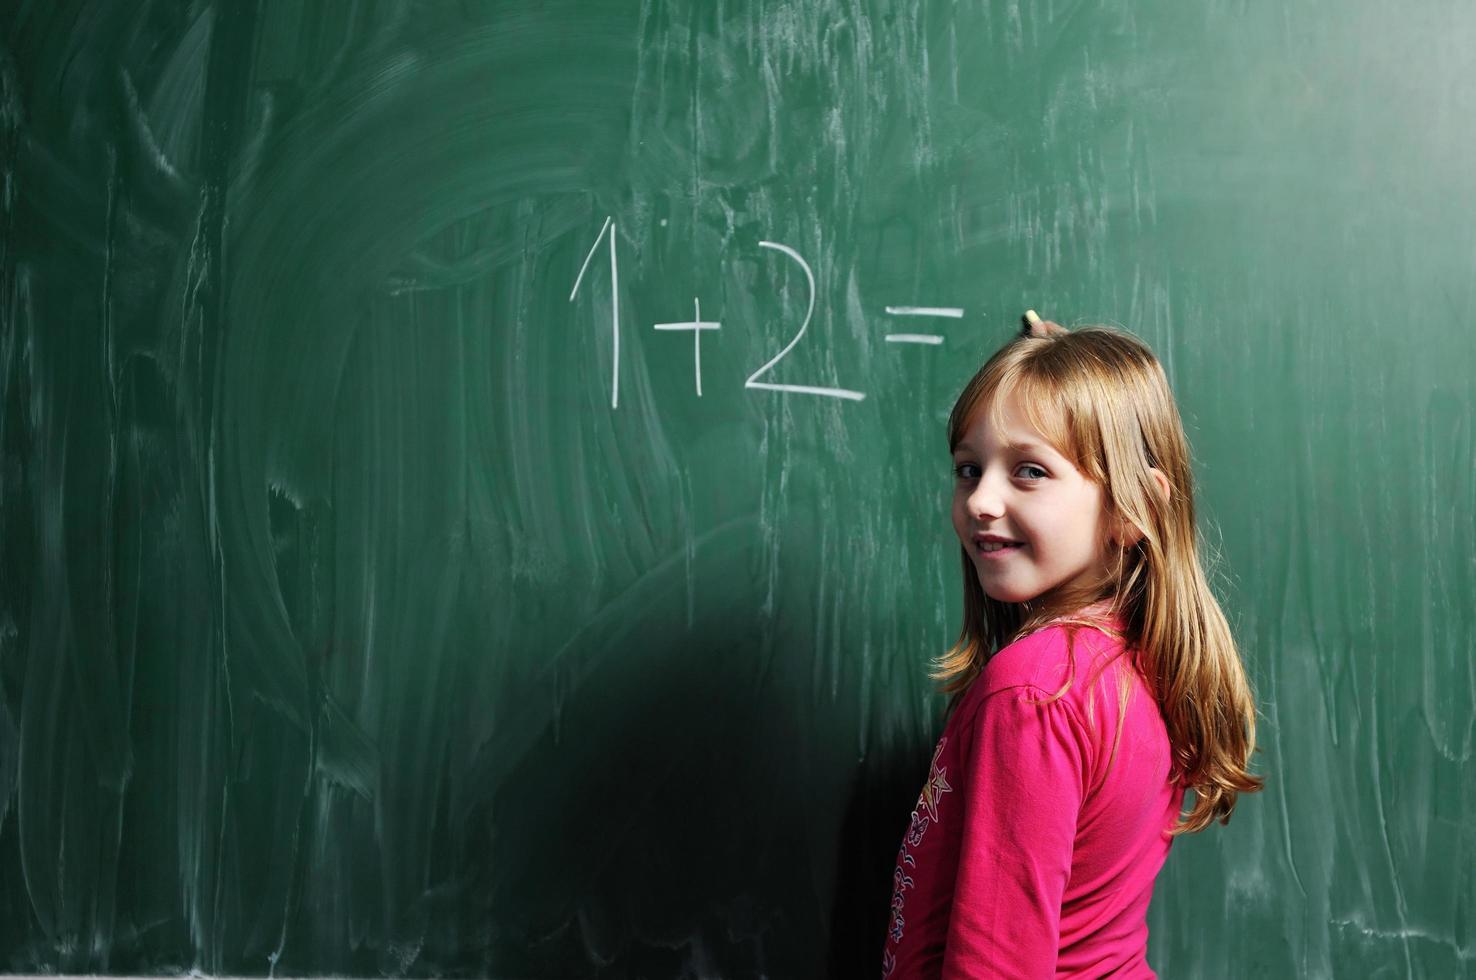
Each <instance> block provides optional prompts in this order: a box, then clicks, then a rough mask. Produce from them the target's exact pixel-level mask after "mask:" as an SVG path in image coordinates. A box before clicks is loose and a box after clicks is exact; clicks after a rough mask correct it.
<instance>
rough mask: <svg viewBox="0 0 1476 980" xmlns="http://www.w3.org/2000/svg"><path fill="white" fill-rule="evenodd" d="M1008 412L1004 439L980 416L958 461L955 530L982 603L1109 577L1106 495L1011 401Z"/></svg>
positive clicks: (1030, 595)
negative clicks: (970, 563)
mask: <svg viewBox="0 0 1476 980" xmlns="http://www.w3.org/2000/svg"><path fill="white" fill-rule="evenodd" d="M1003 408H1004V411H1003V413H1002V414H1003V417H1004V422H1005V424H1004V429H1003V431H995V430H994V429H992V428H991V426H990V422H989V413H988V412H987V411H979V412H977V413H976V418H975V420H974V421H973V423H971V424H970V426H969V428H968V430H967V431H966V432H965V433H964V438H963V440H962V441H961V442H960V443H959V444H958V448H957V449H956V450H955V451H954V453H953V465H954V490H953V529H954V531H956V532H957V533H958V539H959V541H961V542H962V543H963V546H964V550H965V551H966V552H968V555H969V558H970V559H971V560H972V561H973V563H974V570H975V571H976V572H977V574H978V576H979V584H980V585H981V586H982V587H983V589H984V593H985V595H987V596H989V597H990V598H991V599H995V600H997V601H999V602H1026V601H1028V600H1030V599H1034V598H1036V597H1038V596H1041V595H1044V594H1045V593H1047V592H1050V591H1051V590H1053V589H1057V588H1059V587H1061V586H1063V585H1083V584H1086V583H1089V582H1091V581H1093V580H1095V579H1099V578H1100V577H1104V576H1105V575H1106V555H1105V553H1104V552H1105V548H1104V542H1105V540H1106V538H1105V534H1104V529H1105V526H1106V517H1105V515H1104V513H1103V505H1102V488H1101V487H1100V486H1098V485H1097V484H1095V483H1093V482H1091V481H1090V480H1088V479H1087V478H1086V477H1085V476H1083V475H1082V474H1081V472H1080V471H1078V470H1077V469H1076V467H1074V466H1072V465H1071V463H1070V461H1068V460H1067V459H1066V458H1065V457H1064V456H1062V455H1061V454H1060V453H1058V452H1056V451H1055V450H1054V449H1052V448H1051V447H1050V446H1049V445H1047V444H1046V441H1045V439H1044V438H1043V437H1042V436H1041V435H1040V433H1038V432H1036V431H1035V430H1034V429H1033V428H1032V427H1031V426H1030V425H1029V423H1028V422H1026V421H1025V416H1024V415H1023V414H1022V413H1020V411H1019V410H1018V409H1019V406H1018V404H1017V403H1016V402H1015V400H1014V396H1013V395H1011V396H1010V397H1009V398H1007V399H1006V400H1005V402H1004V403H1003ZM1000 541H1003V542H1008V543H1006V544H1005V545H1004V546H1003V547H1000V544H999V542H1000Z"/></svg>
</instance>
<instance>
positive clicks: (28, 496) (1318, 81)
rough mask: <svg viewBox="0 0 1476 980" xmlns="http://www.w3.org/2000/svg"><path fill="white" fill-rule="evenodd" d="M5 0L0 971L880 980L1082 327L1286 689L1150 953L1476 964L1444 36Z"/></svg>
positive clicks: (948, 15)
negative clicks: (911, 862)
mask: <svg viewBox="0 0 1476 980" xmlns="http://www.w3.org/2000/svg"><path fill="white" fill-rule="evenodd" d="M0 10H3V13H0V208H3V210H0V317H3V320H0V325H3V331H0V412H3V424H0V440H3V468H0V521H3V548H0V694H3V697H0V970H9V971H42V972H46V971H73V972H91V971H102V972H112V973H136V972H154V973H184V972H188V971H191V970H196V971H204V972H221V971H230V972H238V973H246V974H266V973H268V972H276V973H278V974H303V973H308V974H312V973H325V972H326V973H339V974H343V973H348V974H361V975H378V974H381V973H383V974H388V975H415V976H419V975H430V974H459V975H490V976H499V977H572V976H607V977H676V976H687V977H699V976H700V977H709V976H720V977H755V976H766V977H818V976H825V975H829V976H835V977H855V976H871V975H874V974H875V973H876V972H877V970H878V969H879V956H880V949H881V942H882V932H883V928H884V925H885V921H886V915H887V901H888V896H889V894H890V872H891V866H892V861H893V859H894V856H895V853H896V847H897V844H898V843H899V842H900V839H901V833H902V830H903V826H904V823H905V821H906V818H907V813H908V810H909V809H910V806H911V802H912V800H913V798H914V797H915V795H916V792H917V788H918V786H919V785H920V781H921V778H922V776H923V773H924V769H925V767H926V763H927V759H928V754H929V751H930V748H931V741H932V739H933V738H934V737H935V735H936V733H937V731H938V728H939V725H940V723H941V718H940V713H939V709H940V707H941V701H940V700H939V699H938V698H937V697H936V696H935V695H934V694H933V692H932V688H931V686H930V684H929V682H928V680H927V678H926V669H927V662H928V658H929V657H931V656H933V655H935V654H937V653H939V652H941V651H942V650H943V649H944V648H945V647H946V646H947V645H948V644H949V642H950V641H951V639H952V638H953V637H954V635H955V633H956V630H957V627H958V621H959V608H960V604H959V582H958V566H957V550H956V548H957V545H956V543H955V542H954V541H953V540H952V538H951V531H950V528H949V524H948V519H947V515H946V502H947V499H948V494H949V488H950V483H949V479H950V474H949V460H948V456H947V446H946V444H945V442H944V432H943V420H944V418H945V415H946V412H947V410H948V408H949V406H950V404H951V402H952V398H953V396H954V394H955V393H956V391H957V390H958V388H959V387H960V386H961V385H962V383H963V382H964V381H965V380H966V379H967V378H968V377H969V376H970V375H971V374H972V372H973V371H974V369H975V368H976V367H977V366H978V364H979V363H980V362H981V360H982V359H983V358H984V357H985V356H987V354H988V353H990V352H991V351H993V350H994V349H995V348H996V347H997V346H998V345H999V344H1000V343H1001V342H1002V341H1003V340H1004V339H1006V338H1007V337H1008V336H1009V334H1010V332H1011V331H1012V329H1013V327H1014V324H1015V322H1016V318H1017V317H1018V316H1019V314H1020V312H1021V311H1022V310H1023V309H1025V308H1027V307H1036V308H1039V309H1040V310H1042V311H1043V312H1044V313H1045V314H1047V315H1049V316H1053V317H1054V318H1056V319H1059V320H1062V321H1063V322H1065V323H1067V324H1068V325H1071V324H1075V323H1080V322H1106V323H1112V324H1117V325H1120V326H1123V327H1125V328H1127V329H1129V330H1131V331H1133V332H1135V333H1137V334H1138V335H1140V336H1142V337H1143V338H1144V339H1145V340H1147V341H1148V342H1149V343H1150V344H1152V345H1153V346H1154V347H1155V349H1156V350H1158V351H1159V353H1160V355H1161V357H1162V359H1163V361H1164V363H1165V365H1166V367H1167V368H1168V370H1169V373H1170V376H1171V379H1172V381H1173V384H1174V386H1175V389H1176V391H1177V393H1178V396H1179V398H1180V401H1181V405H1182V407H1183V411H1184V414H1185V417H1186V423H1187V425H1188V427H1189V429H1190V437H1191V440H1192V442H1193V445H1194V447H1195V456H1196V465H1197V471H1198V476H1199V479H1200V481H1201V495H1202V496H1201V501H1202V514H1203V519H1204V520H1203V524H1204V532H1205V535H1206V541H1207V550H1208V553H1210V554H1211V556H1212V558H1213V559H1214V560H1215V568H1216V569H1217V573H1216V588H1217V589H1218V591H1219V592H1220V594H1221V596H1222V598H1223V601H1224V604H1225V607H1226V609H1227V612H1228V613H1229V615H1230V617H1231V620H1232V623H1233V625H1234V627H1235V630H1236V632H1237V635H1238V636H1239V638H1240V639H1241V641H1242V642H1243V644H1244V650H1245V656H1246V659H1247V663H1248V666H1249V669H1250V672H1251V675H1252V678H1253V680H1254V682H1255V684H1256V686H1257V689H1258V692H1259V695H1260V700H1261V707H1262V712H1263V719H1262V726H1261V731H1260V736H1261V745H1262V752H1261V753H1260V755H1259V756H1258V757H1257V763H1256V766H1257V769H1258V770H1259V771H1261V772H1263V773H1265V774H1266V775H1267V776H1268V780H1269V781H1268V787H1267V790H1266V791H1265V792H1264V793H1263V794H1260V795H1259V796H1254V797H1249V798H1246V799H1245V800H1244V801H1243V802H1242V804H1241V807H1240V809H1239V810H1238V811H1237V812H1236V814H1235V818H1234V820H1233V821H1232V823H1231V824H1230V826H1228V827H1225V828H1220V827H1215V828H1212V829H1211V830H1210V831H1209V832H1206V833H1204V834H1203V835H1200V836H1197V837H1191V838H1183V839H1180V840H1179V842H1178V843H1177V844H1176V845H1175V848H1174V851H1173V853H1172V854H1171V855H1170V858H1169V861H1168V864H1167V866H1166V868H1165V871H1164V873H1163V875H1162V876H1161V878H1160V879H1159V883H1158V889H1157V892H1156V894H1155V900H1154V905H1153V907H1152V911H1151V913H1150V919H1149V925H1150V929H1151V936H1152V938H1151V945H1150V960H1151V962H1152V963H1153V964H1154V966H1155V967H1156V969H1157V970H1158V971H1159V972H1160V973H1162V974H1163V975H1164V976H1167V977H1176V978H1178V977H1216V978H1218V977H1290V976H1309V977H1311V976H1367V977H1393V976H1401V977H1403V976H1412V977H1453V976H1466V975H1470V974H1471V973H1472V971H1473V959H1476V911H1473V910H1476V872H1473V868H1476V817H1473V813H1476V767H1473V761H1472V756H1473V743H1476V667H1473V660H1476V658H1473V654H1476V639H1473V635H1476V632H1473V627H1476V563H1473V560H1472V555H1473V554H1476V516H1473V515H1476V477H1473V472H1476V431H1473V422H1476V413H1473V405H1476V385H1473V378H1476V339H1473V338H1476V334H1473V328H1476V323H1473V314H1476V223H1473V221H1472V215H1473V214H1476V168H1473V166H1472V160H1473V159H1476V135H1473V132H1476V131H1473V129H1472V126H1471V120H1472V119H1473V118H1476V54H1473V52H1476V47H1473V46H1472V44H1471V43H1470V39H1471V37H1472V36H1473V34H1476V8H1473V7H1472V6H1471V5H1470V4H1468V3H1466V2H1465V0H1430V2H1418V3H1416V2H1400V3H1389V2H1385V0H1346V2H1343V3H1339V4H1336V5H1334V6H1329V5H1328V4H1326V3H1323V4H1317V3H1311V2H1308V0H1287V2H1284V3H1276V4H1244V3H1230V2H1219V0H1217V2H1207V3H1184V2H1181V0H1147V2H1126V0H1102V2H1086V0H1009V2H973V3H926V4H924V3H917V2H909V3H902V2H895V3H893V2H876V0H872V2H846V3H820V2H817V0H755V2H752V3H734V2H726V3H692V2H674V0H644V2H641V3H632V2H595V0H578V2H573V0H508V2H498V3H473V2H462V3H451V2H444V3H427V2H419V3H410V2H402V0H381V2H375V3H312V4H308V3H299V2H297V0H231V2H213V3H212V2H203V0H202V2H187V0H175V2H164V0H155V2H129V0H106V2H103V0H98V2H79V0H55V2H45V3H39V2H25V0H8V2H6V3H4V4H3V6H0Z"/></svg>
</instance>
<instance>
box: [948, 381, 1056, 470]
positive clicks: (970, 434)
mask: <svg viewBox="0 0 1476 980" xmlns="http://www.w3.org/2000/svg"><path fill="white" fill-rule="evenodd" d="M1062 422H1064V419H1061V418H1060V417H1059V411H1058V410H1055V409H1052V408H1049V407H1045V406H1041V405H1040V404H1039V403H1038V401H1037V402H1031V401H1029V400H1028V399H1027V398H1026V396H1025V395H1024V394H1023V393H1021V392H1020V391H1019V390H1018V389H1015V388H1011V389H1009V390H1003V389H997V390H996V391H995V392H993V393H992V394H991V395H990V396H989V397H986V398H981V399H980V400H979V402H978V403H977V404H976V405H975V406H974V407H973V409H972V411H970V412H969V414H968V417H967V422H966V424H965V425H964V439H965V440H966V441H970V442H993V443H996V444H998V445H1001V446H1005V447H1015V446H1028V447H1042V446H1043V447H1045V448H1047V449H1050V450H1052V451H1054V452H1056V453H1058V454H1060V455H1063V456H1064V455H1066V454H1065V453H1064V452H1063V450H1062V449H1061V446H1060V434H1061V433H1062V431H1063V430H1064V426H1062V425H1061V423H1062Z"/></svg>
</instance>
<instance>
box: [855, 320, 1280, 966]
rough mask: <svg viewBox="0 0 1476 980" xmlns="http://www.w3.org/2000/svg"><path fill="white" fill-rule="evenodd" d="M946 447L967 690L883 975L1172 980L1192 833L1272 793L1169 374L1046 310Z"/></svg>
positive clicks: (990, 369) (1141, 354) (1113, 334)
mask: <svg viewBox="0 0 1476 980" xmlns="http://www.w3.org/2000/svg"><path fill="white" fill-rule="evenodd" d="M948 440H949V448H950V451H951V452H952V455H953V465H954V494H953V506H952V519H953V526H954V530H955V532H956V533H957V535H958V538H959V542H960V545H961V552H962V564H963V586H964V617H963V629H962V632H961V634H960V636H959V640H958V642H957V643H956V644H955V645H954V646H953V648H952V649H951V650H949V651H948V652H947V653H946V654H945V655H944V656H942V657H941V658H939V660H938V661H937V663H936V667H937V669H936V671H935V674H934V676H935V678H936V679H937V680H938V681H940V683H941V686H942V690H943V691H944V692H945V693H948V694H951V695H952V696H953V697H952V700H951V702H950V706H949V714H948V720H947V722H946V724H945V726H944V731H943V735H942V737H941V738H940V739H939V742H938V745H937V747H936V749H935V751H934V753H933V759H932V765H931V767H930V769H929V773H928V777H927V781H926V782H925V784H924V786H923V790H922V793H921V795H920V796H919V797H918V802H917V806H916V807H915V808H914V810H913V812H912V815H911V819H910V822H909V826H908V828H907V830H906V832H905V834H904V836H903V841H902V846H901V849H900V851H899V853H898V858H897V866H896V870H895V872H894V874H893V893H892V911H891V917H890V922H889V926H888V932H887V937H886V947H885V951H884V954H883V975H884V977H886V978H887V980H897V978H902V977H907V978H913V977H939V976H942V977H1016V976H1019V977H1065V976H1073V977H1074V976H1080V977H1099V976H1109V975H1110V976H1112V977H1126V978H1151V977H1154V976H1155V975H1156V974H1155V973H1154V972H1153V970H1152V969H1151V968H1150V967H1149V965H1148V961H1147V945H1148V928H1147V921H1146V917H1147V911H1148V903H1149V900H1150V898H1151V897H1152V891H1153V883H1154V881H1155V879H1156V878H1157V875H1158V871H1159V869H1160V868H1161V867H1162V865H1163V862H1164V860H1165V858H1166V857H1167V856H1168V850H1169V847H1170V845H1171V844H1172V841H1173V838H1174V837H1175V836H1176V835H1178V834H1182V833H1187V832H1191V831H1198V830H1202V829H1203V828H1205V827H1206V826H1208V825H1209V824H1210V823H1211V822H1212V821H1215V820H1218V821H1220V822H1221V823H1224V822H1227V821H1228V820H1229V818H1230V814H1231V812H1232V811H1233V810H1234V808H1235V803H1236V798H1237V796H1238V794H1240V793H1245V792H1254V791H1256V790H1259V789H1260V788H1261V786H1262V780H1261V778H1260V777H1258V776H1255V775H1252V774H1251V773H1250V772H1249V771H1248V769H1247V765H1248V763H1249V760H1250V755H1251V752H1252V751H1253V749H1254V745H1255V703H1254V698H1253V695H1252V692H1251V689H1250V685H1249V684H1248V682H1247V680H1246V676H1245V670H1244V668H1243V666H1242V664H1241V660H1240V655H1239V652H1238V650H1237V649H1236V645H1235V640H1234V638H1233V637H1232V636H1231V633H1230V629H1229V627H1228V625H1227V624H1226V621H1225V617H1224V614H1223V613H1222V612H1221V610H1220V607H1219V604H1218V603H1217V602H1216V601H1215V597H1214V595H1213V594H1212V593H1211V591H1210V589H1209V586H1208V584H1207V582H1206V579H1205V575H1204V571H1203V569H1202V568H1201V565H1200V560H1199V555H1198V549H1197V543H1196V530H1195V516H1194V492H1193V476H1192V473H1191V471H1190V461H1189V450H1188V446H1187V443H1186V440H1185V438H1184V430H1183V425H1182V423H1181V422H1180V419H1179V412H1178V409H1177V407H1176V406H1175V404H1174V399H1173V395H1172V393H1171V392H1170V390H1169V386H1168V381H1167V378H1166V377H1165V376H1164V372H1163V369H1162V367H1161V366H1160V365H1159V363H1158V360H1157V359H1156V358H1155V357H1154V356H1153V353H1152V351H1150V350H1149V349H1148V347H1147V346H1146V345H1144V344H1143V343H1142V342H1141V341H1139V340H1137V339H1136V338H1134V337H1132V336H1130V335H1128V334H1126V333H1124V332H1121V331H1118V330H1113V329H1108V328H1102V327H1093V328H1087V329H1082V330H1076V331H1070V332H1068V331H1066V330H1064V329H1063V328H1061V327H1060V326H1058V325H1057V324H1054V323H1050V322H1049V321H1043V320H1041V319H1039V318H1038V317H1036V316H1035V315H1034V314H1027V317H1026V328H1025V330H1024V332H1023V333H1022V335H1021V336H1020V337H1018V338H1016V339H1015V340H1014V341H1012V342H1011V343H1009V344H1007V345H1006V346H1005V347H1004V348H1003V349H1001V350H1000V351H999V352H998V353H996V354H995V355H994V356H993V357H991V358H990V359H989V361H988V362H987V363H986V364H985V365H984V366H983V367H982V368H981V369H980V370H979V372H978V373H977V374H976V375H975V376H974V377H973V379H972V380H971V381H970V382H969V383H968V384H967V385H966V386H965V387H964V390H963V392H962V394H960V395H959V397H958V401H957V402H956V404H955V405H954V407H953V412H952V415H951V416H950V418H949V424H948ZM1187 790H1193V791H1194V804H1193V806H1192V808H1190V809H1189V811H1188V812H1187V813H1185V812H1184V811H1183V803H1184V797H1185V794H1186V791H1187Z"/></svg>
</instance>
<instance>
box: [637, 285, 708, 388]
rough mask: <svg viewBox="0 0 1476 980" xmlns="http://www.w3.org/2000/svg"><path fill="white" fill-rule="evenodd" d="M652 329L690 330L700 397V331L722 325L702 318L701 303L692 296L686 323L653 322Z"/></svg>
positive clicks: (694, 369) (693, 363) (693, 362)
mask: <svg viewBox="0 0 1476 980" xmlns="http://www.w3.org/2000/svg"><path fill="white" fill-rule="evenodd" d="M651 328H652V329H653V330H690V331H692V370H693V371H694V372H695V374H696V376H697V397H698V398H701V397H702V331H704V330H721V329H722V328H723V325H722V324H721V323H718V322H717V321H715V320H704V319H702V303H701V302H700V301H698V299H697V297H696V296H693V297H692V319H690V320H688V321H687V322H686V323H653V324H651Z"/></svg>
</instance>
